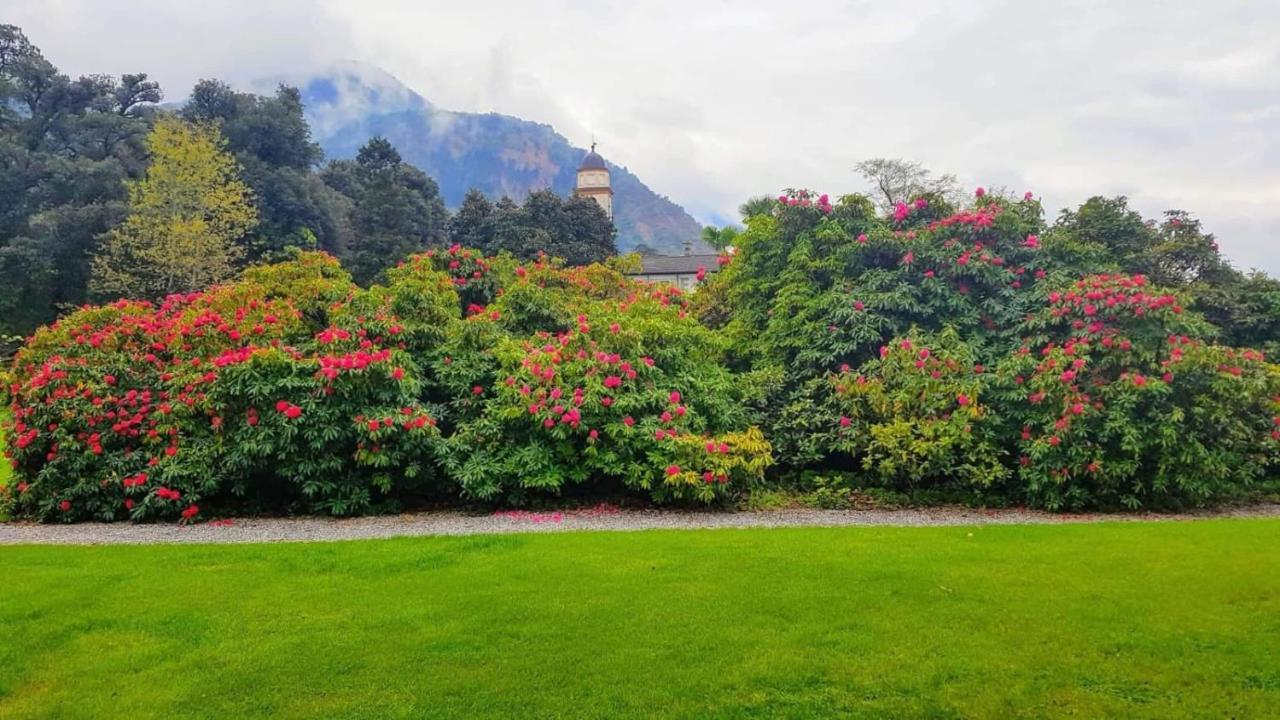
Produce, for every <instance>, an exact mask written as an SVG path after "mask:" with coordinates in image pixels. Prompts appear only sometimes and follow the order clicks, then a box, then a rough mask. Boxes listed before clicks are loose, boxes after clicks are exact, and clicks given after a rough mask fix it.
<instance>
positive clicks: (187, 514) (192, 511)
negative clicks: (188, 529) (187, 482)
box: [182, 505, 200, 520]
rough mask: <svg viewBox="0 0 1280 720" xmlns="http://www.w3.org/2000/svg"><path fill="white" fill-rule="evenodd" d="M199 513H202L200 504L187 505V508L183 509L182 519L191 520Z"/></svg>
mask: <svg viewBox="0 0 1280 720" xmlns="http://www.w3.org/2000/svg"><path fill="white" fill-rule="evenodd" d="M199 514H200V508H199V506H196V505H189V506H187V509H186V510H183V511H182V519H183V520H190V519H191V518H193V517H195V516H196V515H199Z"/></svg>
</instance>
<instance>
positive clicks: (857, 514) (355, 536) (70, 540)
mask: <svg viewBox="0 0 1280 720" xmlns="http://www.w3.org/2000/svg"><path fill="white" fill-rule="evenodd" d="M1224 517H1269V518H1275V517H1280V504H1267V505H1252V506H1246V507H1239V508H1231V509H1225V510H1213V511H1198V512H1190V513H1181V514H1150V513H1141V514H1139V513H1130V514H1084V515H1080V514H1074V515H1069V514H1051V513H1044V512H1038V511H1031V510H974V509H969V508H950V507H944V508H928V509H913V510H772V511H764V512H709V511H703V512H695V511H682V510H619V509H618V508H615V507H612V506H609V505H600V506H597V507H593V508H579V509H573V510H562V511H543V512H527V511H519V510H514V511H500V512H497V513H493V514H489V515H477V514H466V513H462V512H457V511H439V512H423V513H414V514H406V515H384V516H376V517H362V518H350V519H333V518H319V517H302V518H248V519H236V520H223V521H213V522H207V523H201V524H195V525H173V524H164V525H161V524H156V525H131V524H127V523H116V524H106V523H81V524H77V525H39V524H35V523H23V522H9V523H0V545H16V544H38V545H117V544H119V545H123V544H147V543H262V542H330V541H337V540H361V539H368V538H390V537H404V536H420V535H475V534H484V533H532V532H567V531H584V530H585V531H636V530H702V529H717V528H776V527H837V526H851V527H871V526H880V527H883V526H890V527H923V526H956V525H1017V524H1062V523H1087V522H1149V521H1185V520H1202V519H1207V518H1224Z"/></svg>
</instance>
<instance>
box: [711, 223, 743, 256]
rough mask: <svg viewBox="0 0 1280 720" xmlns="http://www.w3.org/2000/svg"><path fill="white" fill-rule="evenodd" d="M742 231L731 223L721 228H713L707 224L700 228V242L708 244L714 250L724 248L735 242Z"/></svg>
mask: <svg viewBox="0 0 1280 720" xmlns="http://www.w3.org/2000/svg"><path fill="white" fill-rule="evenodd" d="M741 232H742V231H741V230H740V229H739V228H736V227H734V226H732V225H726V226H725V227H722V228H715V227H711V226H710V225H708V226H707V227H704V228H702V242H704V243H706V244H708V245H710V246H711V247H713V248H715V249H716V250H724V249H725V248H727V247H729V246H731V245H735V244H737V240H738V235H739V234H740V233H741Z"/></svg>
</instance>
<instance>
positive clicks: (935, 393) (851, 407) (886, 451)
mask: <svg viewBox="0 0 1280 720" xmlns="http://www.w3.org/2000/svg"><path fill="white" fill-rule="evenodd" d="M982 374H983V368H982V367H981V366H979V365H977V364H975V362H974V360H973V357H972V353H971V351H970V349H969V348H968V346H966V345H965V344H964V342H963V341H961V340H960V338H959V336H958V335H956V333H955V332H954V331H951V330H948V331H944V332H943V333H940V334H939V335H938V336H936V337H934V336H928V335H915V336H912V337H904V338H895V339H894V340H893V341H891V342H890V343H889V344H888V345H885V346H884V347H882V348H881V350H880V357H879V359H876V360H872V361H870V362H868V363H866V364H864V365H863V366H862V367H861V368H860V369H859V370H857V371H853V370H848V369H842V370H841V371H840V372H839V373H837V374H835V375H834V376H832V378H831V382H832V384H833V386H834V389H835V392H836V395H837V397H838V398H839V400H838V406H839V407H840V408H841V409H842V410H844V412H845V413H846V414H844V415H841V416H840V419H839V421H838V422H837V423H836V425H837V428H838V429H837V430H836V437H835V439H834V441H833V443H832V445H833V447H834V448H835V449H837V450H839V451H842V452H846V453H849V454H850V455H853V456H855V457H858V458H860V460H861V463H862V466H863V468H864V469H865V470H866V471H867V473H868V476H869V481H870V482H871V484H875V485H883V486H887V487H891V488H912V487H920V486H929V485H938V484H944V483H948V482H956V483H963V484H967V485H973V486H978V487H985V486H989V485H992V484H995V483H998V482H1000V481H1001V480H1002V479H1003V478H1004V476H1005V475H1006V474H1007V470H1006V469H1005V466H1004V464H1003V462H1002V458H1001V454H1002V453H1001V451H1000V448H999V445H998V443H997V442H996V437H995V432H994V428H993V427H992V424H991V422H990V415H991V411H990V408H989V407H988V405H987V404H986V402H985V401H986V398H985V397H984V386H985V383H984V378H983V377H982Z"/></svg>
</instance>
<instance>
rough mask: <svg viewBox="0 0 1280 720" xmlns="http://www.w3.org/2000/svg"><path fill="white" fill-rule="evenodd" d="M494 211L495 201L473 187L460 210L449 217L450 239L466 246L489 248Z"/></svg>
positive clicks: (463, 200)
mask: <svg viewBox="0 0 1280 720" xmlns="http://www.w3.org/2000/svg"><path fill="white" fill-rule="evenodd" d="M493 212H494V209H493V203H491V202H489V198H487V197H485V194H484V193H482V192H480V191H479V190H477V189H475V188H471V189H470V190H468V191H467V194H466V196H465V197H463V198H462V205H460V206H459V207H458V212H456V213H454V214H453V217H451V218H449V226H448V232H449V239H450V240H452V241H453V242H455V243H458V244H459V245H463V246H466V247H474V248H482V249H488V247H489V246H490V244H491V239H490V238H489V231H490V229H491V228H490V221H491V220H492V218H493Z"/></svg>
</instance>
